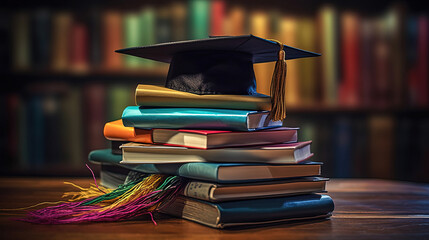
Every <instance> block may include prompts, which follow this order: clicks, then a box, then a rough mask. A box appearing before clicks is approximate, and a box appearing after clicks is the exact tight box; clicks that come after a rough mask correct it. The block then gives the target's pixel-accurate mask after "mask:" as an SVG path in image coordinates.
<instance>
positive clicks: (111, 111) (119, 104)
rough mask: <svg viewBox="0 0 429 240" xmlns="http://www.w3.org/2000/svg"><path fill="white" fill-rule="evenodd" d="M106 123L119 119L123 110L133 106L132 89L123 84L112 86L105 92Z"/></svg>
mask: <svg viewBox="0 0 429 240" xmlns="http://www.w3.org/2000/svg"><path fill="white" fill-rule="evenodd" d="M107 103H108V105H107V106H109V107H108V109H107V119H108V121H114V120H116V119H119V118H121V116H122V112H123V110H124V109H125V108H126V107H127V106H130V105H134V99H133V94H132V88H131V87H130V86H128V85H125V84H112V85H110V86H109V87H108V90H107Z"/></svg>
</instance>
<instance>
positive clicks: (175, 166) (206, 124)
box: [89, 85, 334, 228]
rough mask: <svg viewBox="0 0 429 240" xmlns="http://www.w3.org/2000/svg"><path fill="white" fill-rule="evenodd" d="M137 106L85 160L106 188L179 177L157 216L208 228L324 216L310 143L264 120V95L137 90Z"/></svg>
mask: <svg viewBox="0 0 429 240" xmlns="http://www.w3.org/2000/svg"><path fill="white" fill-rule="evenodd" d="M136 103H137V105H138V106H130V107H127V108H126V109H125V110H124V112H123V115H122V119H120V120H117V121H113V122H108V123H106V125H105V128H104V136H105V137H106V138H107V139H108V140H111V142H112V148H111V149H103V150H95V151H93V152H91V154H90V156H89V159H90V161H92V162H96V163H100V164H101V184H102V185H104V186H105V187H109V188H116V187H117V186H119V185H120V184H123V183H124V181H125V179H126V177H127V176H128V175H129V174H130V173H133V174H134V173H135V172H142V173H161V174H169V175H176V176H181V177H183V178H185V179H186V186H185V187H184V189H183V191H182V192H181V194H180V196H178V197H177V198H175V199H174V200H173V201H172V202H170V203H168V204H165V205H164V207H163V208H162V209H161V210H160V211H161V212H163V213H166V214H169V215H172V216H177V217H182V218H184V219H188V220H191V221H195V222H198V223H201V224H204V225H207V226H210V227H215V228H224V227H230V226H240V225H250V224H262V223H274V222H283V221H290V220H304V219H315V218H327V217H329V216H330V215H331V213H332V211H333V208H334V205H333V201H332V199H331V198H330V197H329V196H327V195H319V194H316V193H324V192H326V191H325V186H326V181H327V180H328V179H327V178H322V177H320V174H321V164H320V163H317V162H312V161H310V160H311V158H312V156H313V153H311V150H310V144H311V141H308V142H298V141H297V140H298V129H297V128H288V127H283V126H282V121H271V120H270V119H269V113H270V112H269V111H266V110H264V109H269V106H270V98H269V97H255V96H242V95H228V98H225V95H197V94H192V93H187V92H181V91H176V90H171V89H167V88H162V87H157V86H150V85H139V86H138V87H137V89H136ZM243 109H245V110H243Z"/></svg>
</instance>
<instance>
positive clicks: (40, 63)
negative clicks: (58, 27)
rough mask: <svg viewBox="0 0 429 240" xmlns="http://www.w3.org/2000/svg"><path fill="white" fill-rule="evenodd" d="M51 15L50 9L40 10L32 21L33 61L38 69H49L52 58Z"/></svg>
mask: <svg viewBox="0 0 429 240" xmlns="http://www.w3.org/2000/svg"><path fill="white" fill-rule="evenodd" d="M51 25H52V22H51V14H50V12H49V10H48V9H38V10H36V11H35V13H34V15H33V21H32V28H31V31H32V34H33V37H32V40H33V41H32V48H31V49H32V51H33V52H32V58H33V59H32V61H33V64H34V66H36V67H38V68H47V67H48V65H49V63H50V56H51V52H50V49H51V37H52V36H51Z"/></svg>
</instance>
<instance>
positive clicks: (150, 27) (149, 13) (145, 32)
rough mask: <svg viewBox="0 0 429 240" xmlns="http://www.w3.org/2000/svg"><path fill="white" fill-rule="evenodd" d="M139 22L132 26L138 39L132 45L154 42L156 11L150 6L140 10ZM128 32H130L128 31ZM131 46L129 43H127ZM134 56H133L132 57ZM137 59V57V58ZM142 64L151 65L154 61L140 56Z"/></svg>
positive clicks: (145, 44)
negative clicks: (136, 32)
mask: <svg viewBox="0 0 429 240" xmlns="http://www.w3.org/2000/svg"><path fill="white" fill-rule="evenodd" d="M139 18H140V19H139V24H138V25H137V26H132V29H134V31H138V34H139V35H140V36H138V37H139V38H140V39H139V40H137V39H136V42H135V43H133V45H134V46H148V45H152V44H155V43H156V35H155V34H156V31H155V27H156V26H155V24H156V13H155V10H154V9H153V8H152V7H148V8H145V9H143V10H142V12H141V13H140V16H139ZM128 34H130V33H128ZM129 46H131V45H129ZM134 58H135V57H134ZM138 59H139V58H138ZM139 61H140V62H141V64H142V66H144V67H152V66H154V64H155V62H154V61H152V60H149V59H142V58H140V59H139Z"/></svg>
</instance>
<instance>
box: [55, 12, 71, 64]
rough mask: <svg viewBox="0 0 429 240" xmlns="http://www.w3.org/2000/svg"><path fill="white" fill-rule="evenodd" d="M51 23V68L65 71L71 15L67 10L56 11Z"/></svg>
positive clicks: (67, 59)
mask: <svg viewBox="0 0 429 240" xmlns="http://www.w3.org/2000/svg"><path fill="white" fill-rule="evenodd" d="M52 23H53V26H52V58H51V65H52V69H53V70H55V71H65V70H67V69H68V67H69V54H70V49H69V47H70V45H71V43H70V37H71V34H70V27H71V24H72V16H71V14H70V13H68V12H59V13H56V14H55V15H54V17H53V20H52Z"/></svg>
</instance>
